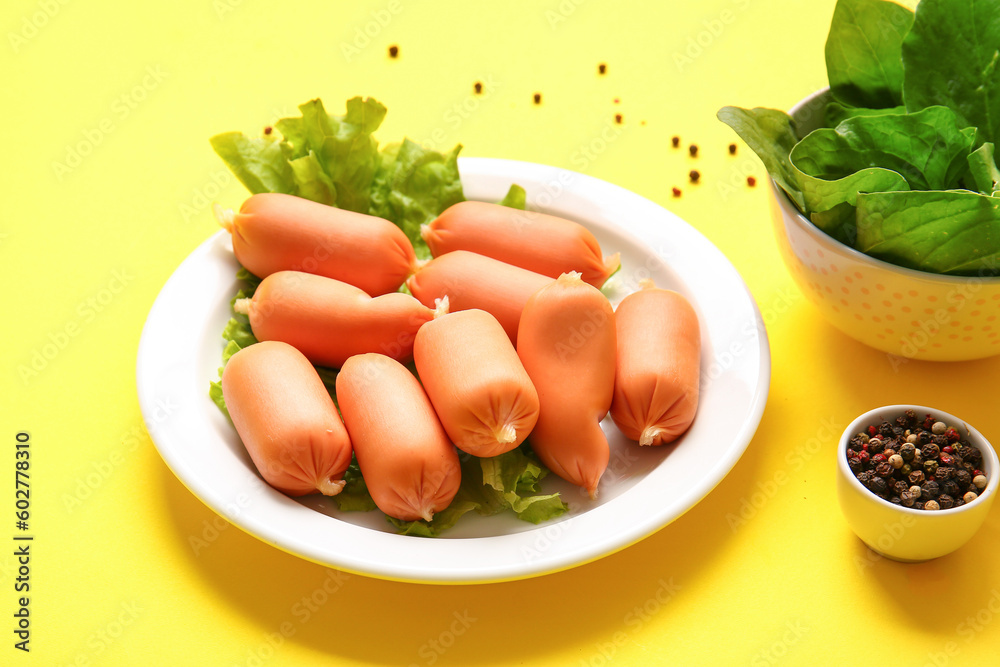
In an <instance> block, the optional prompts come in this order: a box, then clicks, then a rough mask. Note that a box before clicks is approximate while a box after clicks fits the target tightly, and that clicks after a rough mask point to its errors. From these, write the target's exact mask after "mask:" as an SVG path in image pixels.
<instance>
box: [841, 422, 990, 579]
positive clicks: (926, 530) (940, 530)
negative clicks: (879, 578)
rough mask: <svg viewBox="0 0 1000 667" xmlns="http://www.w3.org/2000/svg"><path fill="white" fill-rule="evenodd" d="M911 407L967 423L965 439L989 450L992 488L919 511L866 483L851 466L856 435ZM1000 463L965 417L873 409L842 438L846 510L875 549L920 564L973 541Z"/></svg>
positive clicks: (985, 460) (986, 462) (855, 528)
mask: <svg viewBox="0 0 1000 667" xmlns="http://www.w3.org/2000/svg"><path fill="white" fill-rule="evenodd" d="M906 410H913V411H914V412H916V413H917V414H918V415H925V414H932V415H934V416H935V417H936V418H938V419H940V420H941V421H943V422H945V423H947V424H948V425H952V426H954V425H956V424H961V425H962V426H961V427H960V428H959V427H958V426H956V428H958V429H959V431H963V432H965V436H966V437H965V439H966V440H967V441H968V442H969V444H970V445H974V446H976V447H977V448H978V449H979V451H981V452H982V453H983V463H982V467H981V470H982V471H983V473H985V475H986V479H987V480H988V481H987V484H986V488H985V489H984V490H983V492H982V493H980V494H979V497H978V498H977V499H976V500H974V501H972V502H971V503H969V504H967V505H962V506H961V507H953V508H951V509H946V510H933V511H928V510H915V509H912V508H909V507H903V506H901V505H893V504H892V503H890V502H889V501H888V500H883V499H882V498H879V497H878V496H876V495H875V494H874V493H872V492H871V491H869V490H868V489H866V488H865V487H864V485H863V484H862V483H861V482H860V481H858V478H857V477H855V476H854V473H853V472H851V468H850V466H848V464H847V445H848V443H849V442H850V440H851V438H852V437H853V436H854V435H855V434H857V433H859V432H861V431H864V430H865V429H866V428H867V427H868V426H869V425H870V424H876V423H878V422H881V421H882V420H883V419H884V420H886V421H889V422H892V421H893V420H894V419H896V417H900V416H902V415H903V413H904V412H905V411H906ZM998 471H1000V461H998V459H997V454H996V452H995V451H994V450H993V447H992V446H991V445H990V443H989V442H988V441H987V440H986V438H984V437H983V435H982V433H980V432H979V431H977V430H976V429H974V428H972V427H971V426H969V425H968V424H966V423H965V422H964V421H962V420H961V419H959V418H958V417H955V416H954V415H950V414H948V413H947V412H942V411H941V410H935V409H933V408H927V407H924V406H921V405H887V406H884V407H881V408H875V409H874V410H869V411H868V412H866V413H864V414H863V415H861V416H860V417H858V418H857V419H855V420H854V421H853V422H852V423H851V425H850V426H848V427H847V429H846V430H845V431H844V434H843V435H842V436H840V446H839V447H838V448H837V498H838V500H839V501H840V509H841V510H842V511H843V513H844V517H845V518H846V519H847V523H848V525H849V526H850V527H851V530H853V531H854V532H855V533H856V534H857V536H858V537H860V538H861V540H862V541H863V542H864V543H865V544H867V545H868V547H869V548H870V549H872V550H873V551H875V552H877V553H879V554H882V555H883V556H885V557H887V558H891V559H893V560H898V561H903V562H907V563H916V562H920V561H925V560H930V559H932V558H938V557H940V556H944V555H945V554H949V553H951V552H952V551H954V550H956V549H958V548H959V547H961V546H962V545H963V544H965V543H966V542H968V541H969V538H971V537H972V536H973V535H974V534H975V533H976V531H977V530H979V527H980V526H981V525H982V524H983V521H985V520H986V515H987V514H989V511H990V507H991V506H992V505H993V498H994V497H995V496H996V493H997V484H998V480H997V473H998Z"/></svg>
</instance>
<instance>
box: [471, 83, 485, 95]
mask: <svg viewBox="0 0 1000 667" xmlns="http://www.w3.org/2000/svg"><path fill="white" fill-rule="evenodd" d="M472 88H473V90H475V91H476V95H478V94H479V93H481V92H483V84H482V83H481V82H479V81H476V83H475V84H474V85H473V86H472Z"/></svg>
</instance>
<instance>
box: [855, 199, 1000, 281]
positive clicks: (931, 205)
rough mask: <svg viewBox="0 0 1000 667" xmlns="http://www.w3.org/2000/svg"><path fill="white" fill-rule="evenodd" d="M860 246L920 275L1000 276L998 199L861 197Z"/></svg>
mask: <svg viewBox="0 0 1000 667" xmlns="http://www.w3.org/2000/svg"><path fill="white" fill-rule="evenodd" d="M857 247H858V249H859V250H861V251H862V252H865V253H868V254H870V255H872V256H874V257H879V258H881V259H884V260H886V261H888V262H892V263H893V264H898V265H900V266H906V267H909V268H912V269H918V270H921V271H930V272H932V273H948V274H955V275H983V276H986V275H1000V270H998V262H1000V198H997V197H991V196H988V195H982V194H979V193H976V192H969V191H968V190H953V191H945V192H881V193H872V194H862V195H859V196H858V243H857Z"/></svg>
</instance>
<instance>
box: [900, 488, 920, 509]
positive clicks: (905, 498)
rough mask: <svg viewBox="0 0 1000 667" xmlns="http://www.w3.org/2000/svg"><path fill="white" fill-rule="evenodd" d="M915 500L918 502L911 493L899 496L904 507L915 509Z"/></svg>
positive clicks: (907, 492) (905, 492) (906, 492)
mask: <svg viewBox="0 0 1000 667" xmlns="http://www.w3.org/2000/svg"><path fill="white" fill-rule="evenodd" d="M914 500H916V498H915V497H914V496H913V494H912V493H910V492H909V491H904V492H903V493H901V494H899V502H900V504H902V505H903V507H913V502H914Z"/></svg>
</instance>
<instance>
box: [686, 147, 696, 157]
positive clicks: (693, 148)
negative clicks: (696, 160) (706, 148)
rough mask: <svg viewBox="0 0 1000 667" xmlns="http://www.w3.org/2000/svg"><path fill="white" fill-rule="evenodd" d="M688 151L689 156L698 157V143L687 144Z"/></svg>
mask: <svg viewBox="0 0 1000 667" xmlns="http://www.w3.org/2000/svg"><path fill="white" fill-rule="evenodd" d="M688 153H689V154H690V155H691V157H698V144H691V145H690V146H688Z"/></svg>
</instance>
